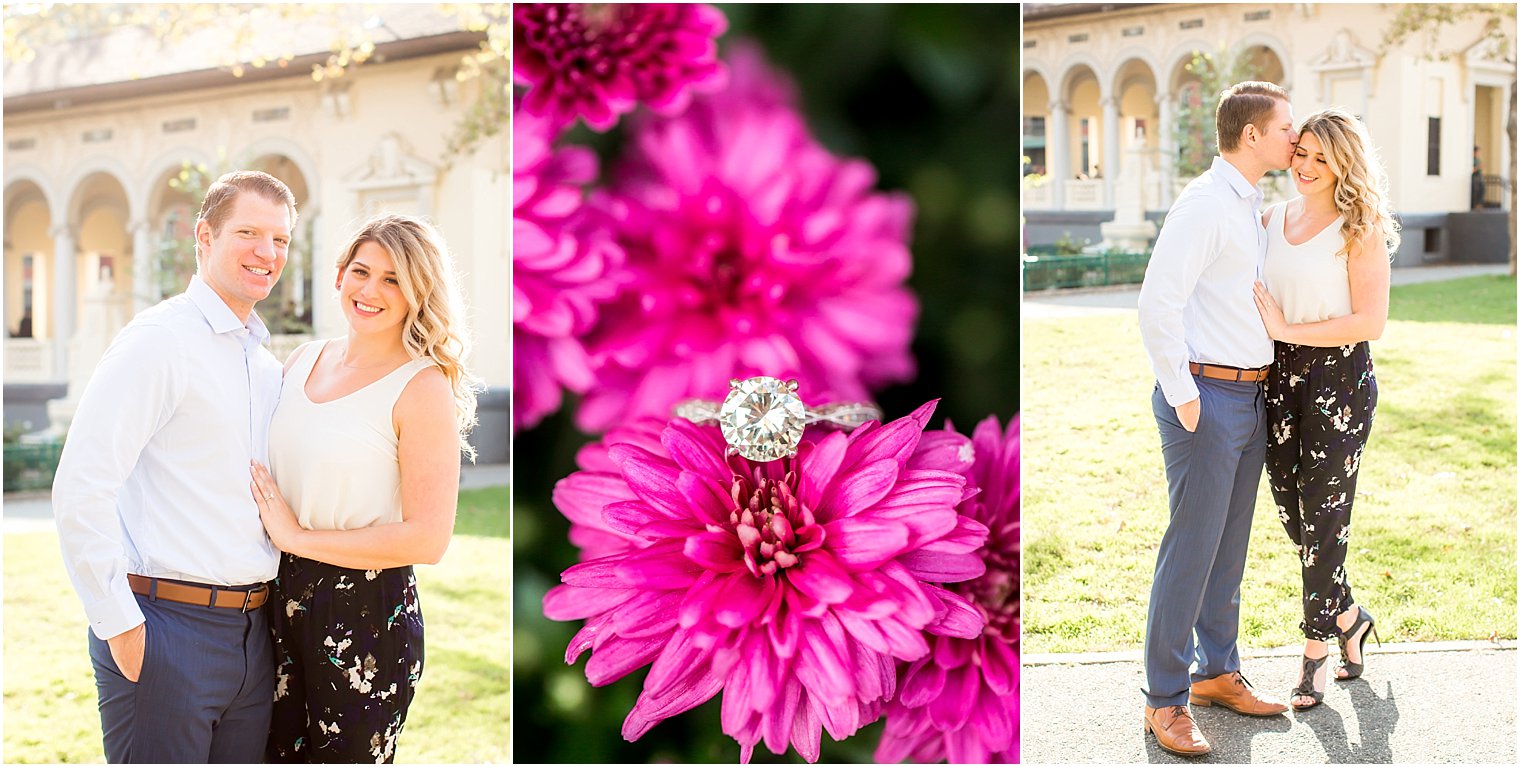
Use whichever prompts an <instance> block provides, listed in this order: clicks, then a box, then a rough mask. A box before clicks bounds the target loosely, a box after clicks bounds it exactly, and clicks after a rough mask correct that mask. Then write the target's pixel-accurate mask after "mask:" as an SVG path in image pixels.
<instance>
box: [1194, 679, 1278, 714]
mask: <svg viewBox="0 0 1520 767" xmlns="http://www.w3.org/2000/svg"><path fill="white" fill-rule="evenodd" d="M1188 702H1189V703H1192V704H1193V705H1195V706H1212V705H1214V704H1216V703H1217V704H1219V705H1221V706H1224V707H1225V708H1227V709H1230V710H1231V711H1234V712H1236V713H1240V714H1246V715H1247V716H1273V715H1275V714H1281V713H1283V712H1284V711H1287V710H1288V704H1286V703H1284V702H1282V701H1280V700H1278V699H1277V698H1274V697H1272V696H1270V695H1262V694H1261V693H1258V692H1257V691H1256V688H1254V687H1252V686H1251V683H1250V682H1247V681H1246V678H1245V677H1243V676H1241V675H1240V672H1239V671H1235V672H1232V673H1229V674H1220V675H1219V676H1216V677H1214V678H1213V679H1205V680H1203V681H1202V682H1194V683H1193V689H1192V692H1190V693H1189V694H1188Z"/></svg>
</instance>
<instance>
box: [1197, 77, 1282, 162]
mask: <svg viewBox="0 0 1520 767" xmlns="http://www.w3.org/2000/svg"><path fill="white" fill-rule="evenodd" d="M1279 101H1288V92H1287V91H1285V90H1283V89H1282V87H1281V86H1279V85H1277V84H1276V83H1268V82H1262V81H1260V80H1248V81H1246V82H1243V83H1236V84H1235V85H1232V86H1230V87H1228V88H1225V89H1224V91H1223V92H1221V93H1220V94H1219V107H1218V108H1217V109H1215V110H1214V128H1215V130H1216V132H1217V133H1218V134H1219V151H1220V152H1221V153H1224V152H1233V151H1235V150H1237V149H1239V148H1240V133H1241V131H1244V130H1245V129H1246V126H1247V125H1255V126H1256V128H1257V129H1258V130H1265V129H1266V127H1267V126H1266V123H1267V121H1268V120H1270V119H1272V110H1274V109H1276V108H1277V102H1279Z"/></svg>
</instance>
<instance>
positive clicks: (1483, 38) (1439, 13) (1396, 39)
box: [1379, 3, 1516, 277]
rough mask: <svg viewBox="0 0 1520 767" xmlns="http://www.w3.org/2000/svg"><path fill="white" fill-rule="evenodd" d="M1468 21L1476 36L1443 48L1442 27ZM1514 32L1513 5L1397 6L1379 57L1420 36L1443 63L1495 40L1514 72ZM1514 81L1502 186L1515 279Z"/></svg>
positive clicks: (1506, 130)
mask: <svg viewBox="0 0 1520 767" xmlns="http://www.w3.org/2000/svg"><path fill="white" fill-rule="evenodd" d="M1469 20H1478V21H1480V22H1481V24H1480V28H1479V31H1478V33H1477V34H1476V35H1475V36H1473V37H1471V38H1464V39H1463V40H1462V41H1461V44H1460V45H1459V47H1456V48H1443V47H1442V46H1441V41H1440V40H1439V39H1438V35H1439V33H1440V32H1441V30H1442V29H1443V28H1446V27H1450V26H1453V25H1455V24H1459V23H1462V22H1465V21H1469ZM1514 30H1515V5H1514V4H1513V3H1463V4H1451V5H1448V4H1429V5H1426V4H1418V5H1416V4H1410V5H1403V6H1400V7H1399V11H1398V13H1397V15H1395V16H1394V19H1393V23H1392V24H1391V25H1389V27H1388V29H1387V30H1386V31H1385V32H1384V33H1383V44H1382V49H1381V50H1380V51H1379V53H1380V54H1383V53H1387V52H1388V51H1389V50H1391V49H1393V48H1395V47H1397V46H1399V45H1402V44H1403V43H1404V42H1405V41H1406V40H1409V39H1410V38H1415V37H1423V38H1424V42H1425V50H1426V54H1427V55H1429V56H1430V57H1432V58H1436V59H1440V60H1446V59H1450V58H1452V57H1453V56H1457V55H1461V54H1465V53H1467V52H1468V51H1470V50H1472V49H1473V48H1475V47H1477V46H1479V45H1483V44H1485V43H1489V42H1494V41H1496V42H1497V44H1498V46H1499V50H1500V51H1502V53H1503V55H1504V57H1505V59H1506V60H1507V61H1508V62H1509V63H1510V65H1511V67H1512V69H1511V71H1512V72H1513V71H1514V70H1513V66H1514V64H1515V52H1514V50H1513V49H1512V48H1511V47H1510V45H1511V43H1512V40H1511V38H1510V35H1511V34H1512V33H1513V32H1514ZM1515 85H1516V82H1515V79H1514V77H1513V76H1512V77H1511V78H1510V84H1509V120H1508V122H1507V124H1506V126H1505V133H1506V134H1508V136H1509V174H1508V177H1507V178H1506V179H1505V185H1506V186H1507V187H1508V188H1509V199H1510V204H1509V274H1510V276H1511V277H1513V276H1515V239H1516V237H1515V232H1516V229H1515V202H1516V198H1515V165H1516V163H1515V160H1516V157H1515V154H1516V152H1515V148H1516V147H1515V119H1516V117H1515Z"/></svg>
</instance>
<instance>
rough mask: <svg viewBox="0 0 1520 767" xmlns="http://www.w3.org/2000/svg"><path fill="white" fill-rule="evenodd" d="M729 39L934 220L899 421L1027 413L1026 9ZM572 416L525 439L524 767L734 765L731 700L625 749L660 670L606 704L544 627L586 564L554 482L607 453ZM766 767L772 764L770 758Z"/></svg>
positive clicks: (862, 752) (737, 15)
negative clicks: (536, 766)
mask: <svg viewBox="0 0 1520 767" xmlns="http://www.w3.org/2000/svg"><path fill="white" fill-rule="evenodd" d="M719 7H720V8H722V10H723V12H724V13H725V14H726V15H727V16H728V20H729V31H728V32H727V33H726V34H725V35H724V36H723V38H722V39H721V41H720V45H722V46H725V47H726V46H727V45H729V44H730V43H731V42H732V41H734V40H737V39H741V38H749V39H753V40H756V41H758V42H759V43H760V45H761V47H762V48H763V49H764V50H765V52H766V55H767V56H768V58H769V59H770V60H771V62H772V64H773V65H775V66H776V67H778V68H779V69H781V70H783V71H785V72H787V73H789V74H790V76H791V77H792V78H794V79H795V81H796V83H797V89H798V93H799V96H800V98H801V100H802V109H803V112H804V114H805V115H806V118H807V122H808V125H809V127H810V128H811V129H812V131H813V132H814V134H815V135H816V136H817V137H818V139H819V140H820V141H822V142H823V144H824V145H826V146H827V147H829V149H830V150H832V151H833V152H835V153H836V154H840V155H845V156H851V157H863V158H865V159H867V160H869V161H870V162H871V164H872V165H874V166H875V168H876V169H877V171H878V174H879V178H878V182H877V188H878V189H883V190H900V191H904V192H907V193H908V194H909V195H910V196H911V197H912V198H913V201H914V204H915V206H916V208H917V216H916V218H915V225H914V230H913V240H912V243H911V245H912V251H913V257H914V269H913V275H912V277H911V278H910V279H909V284H910V285H911V286H912V288H913V290H914V291H915V292H916V293H917V295H918V297H919V300H920V303H921V312H920V318H919V323H918V328H917V333H916V336H915V340H914V344H913V352H914V356H915V357H916V358H917V360H918V367H919V372H918V376H917V378H916V380H914V381H912V382H910V383H908V384H904V385H901V386H896V387H892V388H890V389H887V390H885V391H882V392H878V400H879V402H880V403H881V404H882V406H883V409H884V410H885V411H886V413H887V415H888V416H889V417H896V416H901V415H903V414H906V413H907V412H909V411H910V410H912V409H913V408H914V407H916V406H918V405H920V404H922V403H923V402H925V401H926V400H930V399H935V398H941V402H940V405H939V408H938V410H937V412H936V419H935V422H934V425H935V426H938V425H939V424H940V422H941V420H942V418H945V417H948V418H950V419H952V420H953V421H954V423H955V424H956V426H957V428H959V429H962V430H969V429H970V428H971V427H972V426H973V425H974V424H975V423H976V422H977V421H979V420H981V419H982V418H985V417H986V416H988V415H996V416H998V419H999V421H1000V422H1004V423H1006V422H1007V421H1008V419H1010V418H1011V417H1012V416H1013V415H1014V413H1016V412H1017V410H1018V402H1019V394H1018V353H1017V348H1018V277H1017V268H1018V257H1017V243H1016V236H1017V233H1018V199H1017V192H1016V189H1017V183H1016V181H1017V178H1018V169H1019V164H1018V163H1019V148H1018V146H1019V141H1018V131H1019V123H1018V101H1017V86H1016V82H1017V80H1016V74H1017V71H1018V49H1017V46H1016V42H1017V40H1018V24H1019V18H1018V11H1017V8H1016V6H1014V5H993V6H967V5H952V6H939V5H869V4H867V5H720V6H719ZM568 140H571V141H575V142H577V143H585V144H589V145H592V146H594V147H595V148H597V150H598V151H599V152H601V153H602V155H603V159H604V168H605V167H607V166H608V165H610V163H609V162H607V160H608V159H609V158H611V157H614V156H615V155H616V153H617V151H618V140H619V136H618V135H617V131H613V133H612V134H611V135H608V136H596V135H594V134H592V133H590V132H589V131H587V130H586V129H585V128H584V127H581V128H578V129H576V130H575V131H574V132H572V133H571V134H570V136H569V137H568ZM574 405H575V402H574V401H573V400H571V401H569V402H568V403H567V405H566V407H565V408H564V409H562V410H561V412H560V413H558V414H557V415H555V416H553V417H551V418H549V419H547V420H545V421H544V422H543V423H542V424H540V425H539V426H538V427H537V428H535V429H532V430H530V431H526V432H522V433H520V434H518V435H517V440H516V443H515V444H516V448H515V451H514V462H515V469H516V470H515V472H514V473H515V476H516V495H515V498H514V503H515V512H514V520H515V525H516V527H515V530H514V531H513V532H514V537H513V541H514V546H515V547H516V548H515V551H516V562H517V567H516V568H515V577H514V592H515V597H516V601H515V607H514V610H515V613H516V614H515V615H514V627H515V629H514V631H515V634H514V640H513V641H514V652H515V660H514V664H515V665H514V670H515V677H514V684H515V688H516V695H515V696H514V699H515V701H516V707H515V724H516V727H515V731H516V733H517V737H516V738H515V742H514V744H513V746H514V756H515V758H516V760H517V761H518V762H588V763H597V762H659V761H673V762H732V761H735V760H737V759H738V755H739V749H738V746H737V745H736V744H735V743H734V741H733V740H732V739H731V738H729V737H727V736H725V735H723V734H722V730H721V726H720V724H719V716H718V712H719V708H718V699H717V698H714V699H713V700H712V701H709V702H708V703H707V704H705V705H703V706H701V707H699V708H698V709H696V710H694V711H691V712H688V713H686V714H682V715H680V716H677V717H675V718H673V719H670V720H667V721H665V722H663V723H661V724H660V725H658V726H657V727H655V728H654V729H653V730H652V731H650V732H649V733H648V734H647V735H645V736H644V737H643V738H641V739H640V740H639V741H638V742H636V743H626V742H624V741H623V739H622V736H621V735H620V730H621V727H622V720H623V718H624V717H625V716H626V715H627V712H628V711H629V709H631V708H632V707H633V703H634V701H635V699H636V698H637V697H638V694H639V691H640V689H641V685H642V683H643V677H644V673H645V672H643V671H639V672H636V673H634V674H630V675H629V676H628V677H625V678H624V679H622V680H620V681H619V682H616V683H614V684H612V685H609V686H608V687H606V688H602V689H593V688H591V687H590V686H589V685H588V684H587V682H586V679H585V675H584V673H583V668H584V663H585V658H584V657H583V658H582V659H581V661H580V662H579V663H578V664H577V665H576V666H574V667H570V666H566V665H565V664H564V660H563V655H564V650H565V646H566V645H567V644H568V642H569V639H570V637H571V636H572V635H573V634H574V633H575V631H576V630H577V629H578V628H579V625H578V624H574V623H556V622H553V621H549V620H546V619H545V618H544V617H543V614H542V599H543V595H544V593H545V591H547V590H548V588H549V587H550V586H552V585H554V584H555V583H558V581H559V573H560V572H561V571H562V570H563V569H564V568H566V567H568V566H569V565H571V564H573V563H574V562H575V561H576V551H575V549H574V548H573V547H572V546H570V544H569V542H568V541H567V539H566V534H567V531H568V529H569V526H568V524H567V523H566V521H565V519H564V518H563V517H562V516H561V515H560V514H559V512H558V511H556V510H555V509H554V506H553V504H552V502H551V501H550V492H551V489H552V487H553V485H554V483H555V482H556V481H557V480H559V479H560V478H562V477H565V476H567V475H569V474H570V473H571V472H572V471H574V470H575V464H574V453H575V450H576V449H577V448H579V447H580V446H581V445H583V444H585V443H586V442H588V441H589V440H590V438H589V437H588V436H586V435H583V434H581V433H579V432H577V431H576V430H575V428H574V427H573V425H572V424H571V419H570V414H571V413H572V412H573V410H574ZM879 732H880V725H879V724H877V725H874V726H872V727H870V728H867V729H865V730H863V731H862V732H861V733H859V734H857V735H856V736H855V737H853V738H850V739H849V740H847V741H845V742H844V743H838V744H836V743H834V742H833V741H832V740H830V739H829V738H827V737H825V738H824V739H823V754H822V761H824V762H870V761H872V757H871V753H872V751H873V749H874V748H875V746H876V743H877V741H878V739H879V738H878V735H879ZM755 761H757V762H765V761H801V759H800V757H798V756H797V755H796V754H795V752H792V751H789V752H788V754H787V756H786V757H774V756H772V755H771V754H770V753H769V752H768V751H767V750H766V749H765V748H764V747H763V745H762V746H761V747H759V748H757V749H756V752H755Z"/></svg>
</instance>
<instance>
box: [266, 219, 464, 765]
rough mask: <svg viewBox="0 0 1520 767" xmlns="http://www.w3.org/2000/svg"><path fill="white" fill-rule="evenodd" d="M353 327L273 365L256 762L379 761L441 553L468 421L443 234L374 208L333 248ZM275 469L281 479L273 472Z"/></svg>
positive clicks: (458, 318)
mask: <svg viewBox="0 0 1520 767" xmlns="http://www.w3.org/2000/svg"><path fill="white" fill-rule="evenodd" d="M337 289H338V298H339V302H340V304H341V305H342V311H343V317H344V319H345V320H347V323H348V333H347V334H346V335H345V336H343V337H341V338H334V339H330V340H326V341H313V342H311V343H308V344H304V345H302V346H301V347H300V348H298V349H296V350H295V352H293V353H292V354H291V355H290V359H289V360H288V361H287V362H286V363H285V379H284V384H283V386H282V389H281V392H280V404H279V406H278V407H277V408H276V410H275V414H274V421H273V423H272V424H271V426H270V434H269V455H270V464H271V468H272V470H273V475H272V476H271V472H270V471H269V470H266V469H265V467H263V466H261V465H258V464H254V466H253V467H252V472H253V479H254V482H253V486H252V490H253V492H254V497H255V500H256V501H257V503H258V505H259V514H260V516H261V517H262V519H263V521H264V527H265V529H266V530H267V531H268V532H269V538H270V540H271V541H273V542H274V545H275V546H276V547H278V548H279V549H280V550H281V551H282V552H285V553H284V554H283V555H282V557H281V560H280V574H279V578H278V580H276V581H275V582H274V584H273V586H272V594H271V596H270V600H269V609H270V623H271V625H272V626H273V630H274V634H275V655H276V661H277V663H278V676H277V681H276V689H275V705H274V720H273V723H272V724H271V731H270V736H269V744H268V749H267V757H268V759H269V760H270V761H276V762H290V761H297V762H350V763H352V762H391V761H393V760H394V759H395V755H396V737H397V735H399V734H400V732H401V727H402V725H403V723H404V722H405V720H406V712H407V707H408V705H409V704H410V703H411V700H412V694H413V691H414V689H415V687H416V684H417V680H418V678H419V677H420V676H421V674H422V656H423V652H422V612H421V609H420V608H419V606H418V601H417V581H416V578H415V577H414V575H413V573H412V565H414V564H433V563H436V562H437V561H438V560H439V558H441V557H442V556H443V552H444V550H445V549H446V548H448V545H449V538H450V535H451V534H452V532H453V528H454V512H455V506H456V503H457V497H458V490H459V454H460V451H461V450H463V451H464V452H465V453H466V454H468V455H471V456H472V457H473V451H472V450H471V449H470V446H469V443H467V442H466V441H465V436H464V435H465V434H466V433H467V432H468V431H469V428H470V427H471V426H472V425H473V423H474V420H475V388H474V380H473V379H472V378H471V376H470V374H469V373H468V372H467V371H466V370H465V368H464V365H463V359H464V356H465V352H466V340H465V331H464V327H463V308H462V307H461V306H460V302H459V299H458V291H457V289H456V286H455V278H454V274H453V265H452V263H451V261H450V259H449V256H448V252H447V250H446V249H445V248H444V244H443V240H442V238H441V237H440V236H439V235H438V233H437V232H436V231H434V230H433V228H432V227H431V226H429V225H427V224H426V223H424V222H422V221H419V220H417V219H413V218H407V217H404V216H381V217H378V218H375V219H372V220H371V221H369V222H368V223H366V224H365V225H364V226H363V227H361V228H360V229H359V231H358V232H356V233H355V234H354V236H353V238H352V239H350V240H349V242H348V245H347V246H346V247H345V248H344V249H343V256H342V258H340V259H339V260H338V279H337ZM276 479H278V480H279V484H278V486H276V484H275V480H276Z"/></svg>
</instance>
